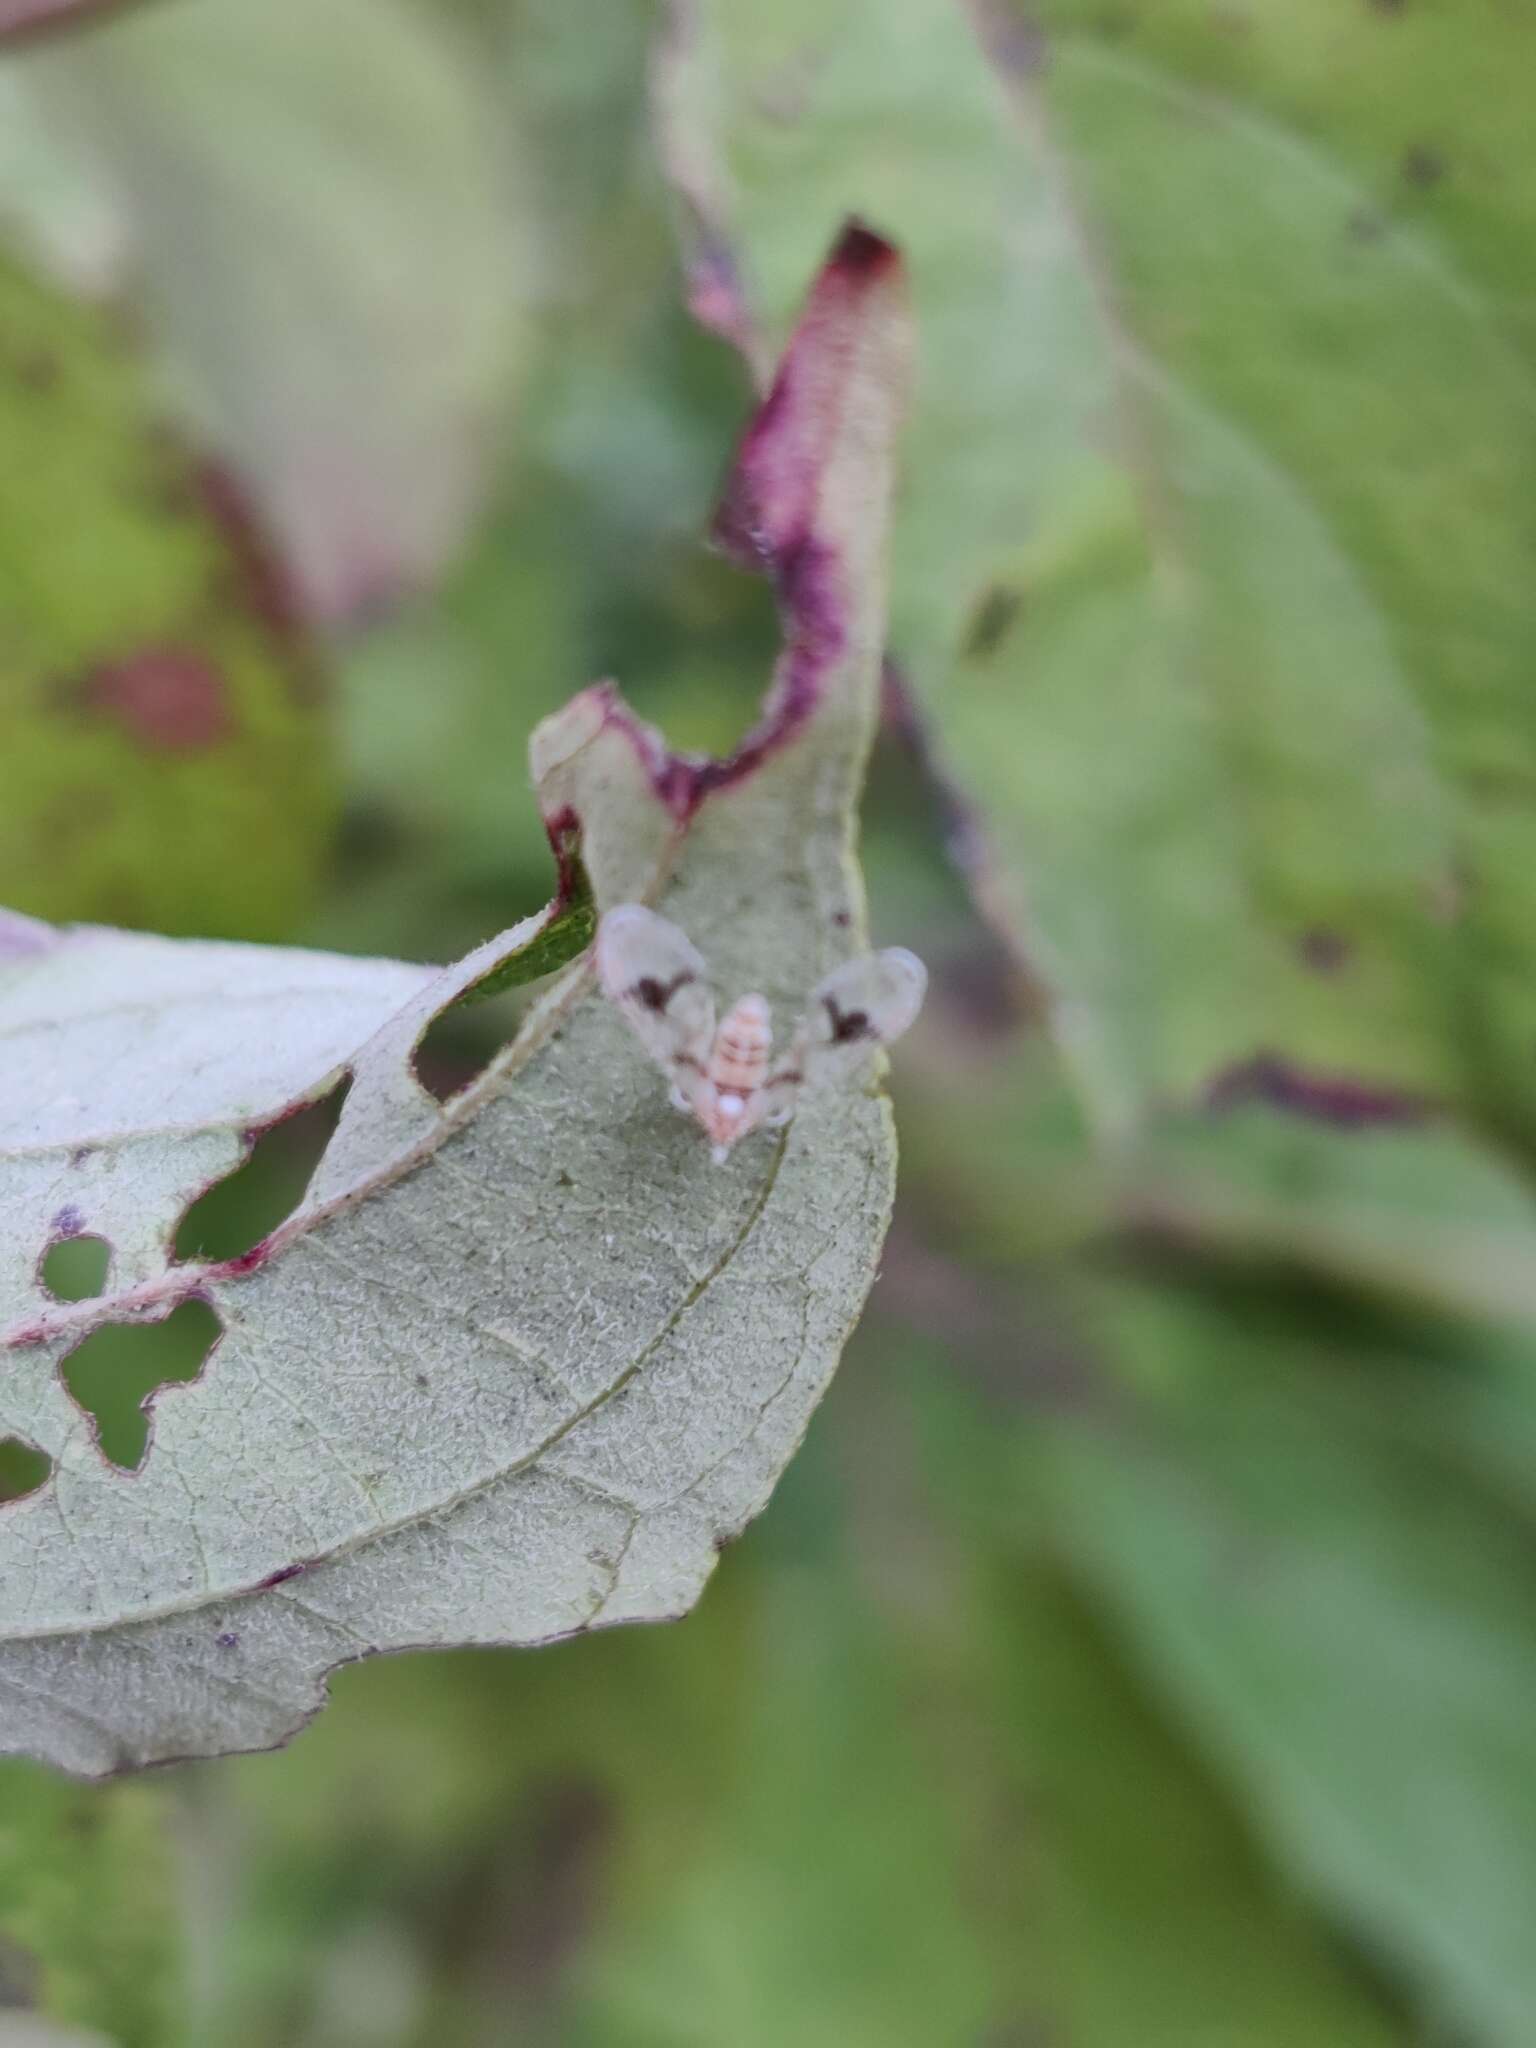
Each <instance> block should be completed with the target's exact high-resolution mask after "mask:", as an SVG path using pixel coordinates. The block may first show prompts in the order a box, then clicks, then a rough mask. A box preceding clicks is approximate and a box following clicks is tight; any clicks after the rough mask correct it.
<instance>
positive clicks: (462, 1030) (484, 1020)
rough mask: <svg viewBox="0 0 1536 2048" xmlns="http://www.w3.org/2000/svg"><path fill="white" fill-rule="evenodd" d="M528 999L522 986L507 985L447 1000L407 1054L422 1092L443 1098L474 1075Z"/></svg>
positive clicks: (511, 1027)
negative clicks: (479, 996) (467, 999)
mask: <svg viewBox="0 0 1536 2048" xmlns="http://www.w3.org/2000/svg"><path fill="white" fill-rule="evenodd" d="M531 1000H532V998H531V997H530V995H529V992H528V990H527V989H526V988H508V989H503V990H502V991H501V993H500V995H494V996H487V997H486V998H485V999H484V1000H483V1001H481V1002H475V1003H450V1004H449V1005H448V1007H447V1009H445V1010H439V1011H438V1013H437V1015H436V1016H435V1017H434V1018H433V1019H432V1022H431V1023H430V1024H429V1025H428V1026H427V1028H426V1030H425V1031H424V1032H423V1033H422V1035H421V1037H420V1038H419V1039H418V1040H417V1042H416V1050H415V1052H414V1053H413V1054H412V1055H411V1065H412V1068H413V1070H414V1072H415V1075H416V1078H417V1080H418V1081H419V1082H420V1083H421V1085H422V1087H423V1088H425V1089H426V1091H427V1093H428V1094H429V1095H430V1096H432V1097H433V1098H434V1100H436V1101H438V1102H447V1101H448V1100H449V1099H450V1097H452V1096H455V1095H457V1094H458V1093H459V1092H460V1090H461V1089H464V1088H467V1087H468V1086H469V1084H470V1082H471V1081H475V1080H478V1079H479V1077H480V1075H481V1074H482V1073H484V1071H485V1069H486V1068H487V1067H488V1066H489V1065H490V1063H491V1061H492V1060H493V1059H494V1058H495V1057H496V1055H497V1053H499V1052H500V1051H501V1048H502V1047H503V1046H504V1045H505V1044H506V1043H507V1042H508V1040H509V1039H510V1038H511V1037H512V1035H513V1034H514V1032H515V1031H516V1030H517V1027H518V1025H519V1024H520V1023H521V1022H522V1019H523V1013H524V1011H525V1010H526V1009H527V1008H528V1005H529V1002H530V1001H531Z"/></svg>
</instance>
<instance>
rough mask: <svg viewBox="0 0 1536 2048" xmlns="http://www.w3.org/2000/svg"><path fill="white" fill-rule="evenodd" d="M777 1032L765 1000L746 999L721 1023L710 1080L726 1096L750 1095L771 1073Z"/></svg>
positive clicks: (712, 1058) (716, 1036)
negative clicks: (768, 1072) (771, 1022)
mask: <svg viewBox="0 0 1536 2048" xmlns="http://www.w3.org/2000/svg"><path fill="white" fill-rule="evenodd" d="M772 1047H773V1031H772V1028H771V1025H770V1022H769V1017H768V1005H767V1004H766V1003H765V1002H764V1001H763V998H762V997H761V996H743V997H742V998H741V1001H740V1002H739V1003H733V1004H732V1005H731V1007H730V1009H729V1010H727V1011H726V1013H725V1015H724V1016H723V1017H722V1018H721V1020H720V1028H719V1030H718V1031H717V1032H716V1033H715V1043H714V1047H713V1050H712V1051H711V1053H710V1056H709V1078H710V1079H711V1081H713V1082H714V1084H715V1086H716V1087H717V1088H718V1089H720V1091H721V1092H722V1093H723V1094H733V1095H750V1094H751V1093H752V1092H753V1091H754V1089H757V1088H760V1087H761V1086H762V1083H763V1077H764V1075H765V1074H766V1073H767V1071H768V1055H769V1053H770V1051H771V1050H772Z"/></svg>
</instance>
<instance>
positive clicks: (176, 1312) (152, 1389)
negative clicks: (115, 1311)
mask: <svg viewBox="0 0 1536 2048" xmlns="http://www.w3.org/2000/svg"><path fill="white" fill-rule="evenodd" d="M222 1327H223V1326H222V1325H221V1323H220V1322H219V1319H218V1317H217V1316H216V1315H215V1314H214V1312H213V1310H212V1309H211V1308H210V1307H209V1306H208V1304H207V1303H206V1302H205V1301H184V1302H182V1303H181V1305H180V1307H178V1308H175V1309H173V1310H172V1311H171V1313H170V1314H169V1315H168V1316H167V1317H166V1319H165V1321H164V1322H163V1323H106V1324H104V1325H103V1326H102V1327H101V1328H100V1329H97V1330H93V1331H92V1332H91V1334H90V1335H89V1336H88V1337H87V1338H86V1339H85V1341H84V1342H83V1343H81V1344H77V1345H76V1346H75V1348H74V1350H73V1351H71V1352H70V1353H69V1355H68V1356H67V1357H66V1358H64V1359H62V1360H61V1361H60V1364H59V1376H60V1378H61V1379H62V1380H63V1382H64V1385H65V1387H66V1388H67V1389H68V1392H69V1397H70V1399H71V1400H72V1401H73V1402H74V1403H75V1405H76V1407H77V1408H80V1409H83V1410H84V1412H85V1413H86V1414H87V1415H89V1416H90V1418H91V1421H92V1423H93V1424H94V1425H95V1431H96V1443H97V1447H98V1449H99V1450H100V1452H101V1454H102V1456H103V1457H104V1458H107V1459H109V1460H110V1461H111V1463H112V1464H114V1465H119V1466H121V1467H122V1469H123V1470H124V1471H125V1472H133V1471H136V1470H137V1469H138V1467H139V1466H140V1465H141V1464H142V1463H143V1461H144V1453H145V1451H146V1449H147V1448H148V1445H149V1422H150V1410H151V1408H152V1407H153V1405H154V1397H155V1395H156V1394H157V1393H158V1392H159V1391H160V1389H161V1388H162V1387H167V1386H176V1385H184V1384H185V1383H186V1382H187V1381H188V1380H195V1379H196V1378H197V1376H198V1374H199V1373H200V1372H201V1371H202V1369H203V1363H204V1360H205V1359H206V1358H207V1356H208V1354H209V1352H210V1351H211V1350H212V1349H213V1346H214V1343H215V1340H216V1339H217V1338H218V1337H219V1336H220V1334H221V1332H222Z"/></svg>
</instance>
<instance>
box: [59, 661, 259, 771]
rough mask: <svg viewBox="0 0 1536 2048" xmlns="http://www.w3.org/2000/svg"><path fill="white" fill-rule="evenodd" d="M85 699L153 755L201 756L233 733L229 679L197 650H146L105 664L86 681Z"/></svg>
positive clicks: (83, 687)
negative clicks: (231, 730) (228, 692)
mask: <svg viewBox="0 0 1536 2048" xmlns="http://www.w3.org/2000/svg"><path fill="white" fill-rule="evenodd" d="M81 698H82V701H83V702H84V704H85V705H86V707H87V708H88V709H89V710H91V711H94V712H96V713H98V714H99V715H100V716H102V717H105V718H110V719H113V720H114V721H115V722H116V723H117V724H118V725H120V726H121V727H122V728H123V730H124V731H125V732H126V733H127V734H128V736H129V738H130V739H132V740H133V741H134V742H135V743H136V744H137V745H139V746H141V747H145V748H147V749H149V751H150V752H152V753H159V754H200V753H203V752H205V751H206V750H207V749H208V748H209V747H214V746H217V745H218V744H219V742H220V741H221V740H224V739H227V738H228V736H229V732H230V715H229V704H228V699H227V693H226V689H225V683H224V678H223V676H222V674H221V673H220V671H219V670H218V669H217V668H216V667H215V666H214V664H213V663H212V662H211V661H209V660H208V659H207V657H206V656H205V655H203V654H200V653H199V652H198V651H197V650H196V649H195V648H190V647H178V646H175V645H172V644H167V645H165V646H162V647H145V648H141V649H140V650H139V652H138V653H137V654H130V655H128V656H126V657H125V658H124V659H123V660H122V661H109V662H104V663H103V664H102V665H101V666H100V667H99V668H95V669H93V670H92V671H91V672H90V674H89V675H87V676H86V677H85V679H84V682H83V684H82V685H81Z"/></svg>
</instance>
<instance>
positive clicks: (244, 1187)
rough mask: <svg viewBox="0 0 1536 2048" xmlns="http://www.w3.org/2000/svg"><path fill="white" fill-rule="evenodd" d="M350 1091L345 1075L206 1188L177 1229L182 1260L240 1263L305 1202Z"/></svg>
mask: <svg viewBox="0 0 1536 2048" xmlns="http://www.w3.org/2000/svg"><path fill="white" fill-rule="evenodd" d="M351 1086H352V1076H351V1075H350V1074H344V1075H343V1076H342V1078H341V1079H340V1080H339V1081H338V1082H337V1083H336V1085H335V1087H334V1088H332V1089H331V1091H330V1093H329V1094H328V1095H322V1096H321V1097H320V1099H319V1101H318V1102H308V1103H306V1104H305V1105H304V1107H303V1108H302V1109H296V1110H295V1111H294V1112H293V1114H292V1115H291V1116H285V1117H284V1118H283V1119H282V1121H281V1122H280V1123H275V1124H269V1125H268V1126H267V1128H266V1129H265V1130H264V1131H263V1132H262V1133H261V1135H260V1136H259V1137H258V1138H257V1139H256V1142H255V1143H254V1145H253V1146H252V1147H251V1150H250V1152H249V1154H248V1155H247V1156H246V1158H245V1159H243V1160H242V1161H241V1163H240V1164H239V1165H238V1166H237V1167H236V1168H235V1169H234V1171H233V1172H232V1173H227V1174H225V1176H224V1178H223V1179H222V1180H216V1181H215V1182H214V1184H213V1186H212V1187H211V1188H205V1189H204V1190H203V1192H202V1194H200V1195H199V1196H198V1198H197V1200H196V1201H195V1202H193V1203H191V1204H190V1205H189V1206H188V1208H187V1209H186V1210H185V1212H184V1213H183V1215H182V1219H181V1221H180V1223H178V1224H177V1226H176V1245H175V1256H176V1257H177V1258H178V1259H210V1260H214V1261H222V1260H225V1259H238V1258H241V1257H242V1256H243V1255H244V1254H245V1253H246V1252H248V1251H250V1250H251V1249H252V1248H253V1246H255V1245H258V1244H260V1243H261V1241H262V1239H263V1238H264V1237H268V1236H270V1234H271V1233H272V1232H273V1231H274V1230H276V1228H277V1226H278V1225H279V1223H281V1222H282V1221H283V1220H284V1218H285V1217H288V1216H291V1215H292V1214H293V1212H294V1210H295V1209H296V1208H297V1207H298V1206H299V1203H300V1202H301V1201H302V1200H303V1199H304V1190H305V1189H306V1188H307V1187H308V1186H309V1183H310V1181H311V1180H312V1179H313V1177H314V1171H315V1168H316V1167H317V1166H318V1165H319V1164H320V1158H321V1154H322V1153H323V1152H324V1151H325V1148H326V1146H327V1145H328V1144H329V1143H330V1142H331V1133H332V1132H333V1131H334V1130H335V1128H336V1123H337V1119H338V1118H339V1117H340V1115H341V1105H342V1104H343V1103H344V1102H345V1101H346V1099H347V1090H348V1089H349V1088H350V1087H351Z"/></svg>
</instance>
